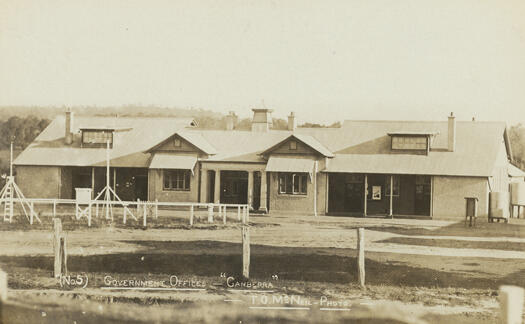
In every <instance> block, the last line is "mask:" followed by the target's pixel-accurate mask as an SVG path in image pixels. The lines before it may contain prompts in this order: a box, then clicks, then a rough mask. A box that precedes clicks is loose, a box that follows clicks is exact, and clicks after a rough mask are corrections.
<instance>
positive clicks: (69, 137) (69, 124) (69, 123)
mask: <svg viewBox="0 0 525 324" xmlns="http://www.w3.org/2000/svg"><path fill="white" fill-rule="evenodd" d="M72 128H73V112H71V109H69V108H68V109H67V110H66V127H65V131H66V132H65V137H64V138H65V142H66V144H67V145H71V144H72V143H73V133H72Z"/></svg>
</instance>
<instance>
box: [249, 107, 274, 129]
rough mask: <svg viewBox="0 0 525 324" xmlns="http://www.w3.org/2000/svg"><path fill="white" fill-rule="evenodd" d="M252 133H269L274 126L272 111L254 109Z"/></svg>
mask: <svg viewBox="0 0 525 324" xmlns="http://www.w3.org/2000/svg"><path fill="white" fill-rule="evenodd" d="M252 111H253V120H252V132H267V131H269V130H270V126H271V125H272V111H273V110H272V109H266V108H265V109H252Z"/></svg>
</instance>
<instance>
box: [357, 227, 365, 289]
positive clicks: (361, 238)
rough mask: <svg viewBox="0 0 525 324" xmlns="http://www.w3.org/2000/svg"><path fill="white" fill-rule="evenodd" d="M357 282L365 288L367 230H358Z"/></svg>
mask: <svg viewBox="0 0 525 324" xmlns="http://www.w3.org/2000/svg"><path fill="white" fill-rule="evenodd" d="M357 280H358V282H359V285H360V286H361V288H365V229H364V228H362V227H361V228H358V229H357Z"/></svg>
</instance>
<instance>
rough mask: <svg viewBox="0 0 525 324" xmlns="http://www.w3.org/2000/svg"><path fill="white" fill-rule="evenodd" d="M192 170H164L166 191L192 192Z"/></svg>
mask: <svg viewBox="0 0 525 324" xmlns="http://www.w3.org/2000/svg"><path fill="white" fill-rule="evenodd" d="M190 176H191V174H190V170H164V171H163V177H164V181H163V183H164V190H177V191H188V190H190Z"/></svg>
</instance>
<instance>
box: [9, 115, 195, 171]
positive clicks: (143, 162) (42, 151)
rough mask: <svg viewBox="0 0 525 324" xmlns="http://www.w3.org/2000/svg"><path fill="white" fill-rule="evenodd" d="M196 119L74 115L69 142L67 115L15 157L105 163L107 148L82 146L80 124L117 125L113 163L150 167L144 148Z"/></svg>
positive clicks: (50, 162) (42, 162) (28, 162)
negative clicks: (67, 137)
mask: <svg viewBox="0 0 525 324" xmlns="http://www.w3.org/2000/svg"><path fill="white" fill-rule="evenodd" d="M192 123H194V120H193V118H146V117H140V118H135V117H118V118H116V117H92V116H76V115H75V116H74V117H73V121H72V132H73V143H72V144H71V145H66V144H65V140H64V136H65V118H64V115H60V116H57V117H56V118H55V119H54V120H53V121H52V122H51V124H49V126H48V127H47V128H46V129H45V130H44V131H43V132H42V133H40V135H39V136H38V137H37V138H36V139H35V140H34V141H33V143H31V144H30V145H29V146H28V147H27V148H26V149H25V150H24V151H23V152H22V153H20V155H18V157H17V158H16V159H15V161H14V164H15V165H56V166H104V165H105V164H106V148H105V147H100V148H81V147H80V141H81V138H80V132H79V130H80V129H81V128H96V127H104V128H108V127H111V128H114V129H116V130H117V131H115V133H114V138H113V143H114V145H113V149H111V152H110V157H111V165H112V166H117V167H148V165H149V158H150V155H149V154H146V153H144V151H145V150H146V149H148V148H150V147H151V146H152V145H154V144H155V143H158V142H159V141H160V140H162V139H164V138H166V137H167V136H169V135H170V134H173V133H175V132H176V131H178V130H180V129H182V128H185V127H188V126H190V125H191V124H192Z"/></svg>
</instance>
